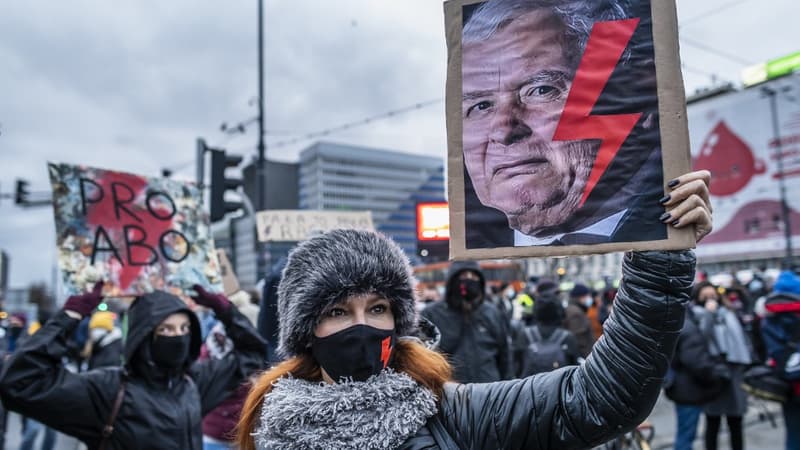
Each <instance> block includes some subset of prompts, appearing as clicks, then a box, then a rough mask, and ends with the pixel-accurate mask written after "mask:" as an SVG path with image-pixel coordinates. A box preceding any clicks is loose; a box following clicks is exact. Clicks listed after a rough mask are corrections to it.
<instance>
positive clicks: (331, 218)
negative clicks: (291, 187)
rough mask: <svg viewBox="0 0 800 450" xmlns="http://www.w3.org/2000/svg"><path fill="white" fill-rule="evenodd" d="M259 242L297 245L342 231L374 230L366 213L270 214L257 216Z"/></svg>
mask: <svg viewBox="0 0 800 450" xmlns="http://www.w3.org/2000/svg"><path fill="white" fill-rule="evenodd" d="M256 228H257V230H258V240H259V241H261V242H268V241H282V242H296V241H303V240H305V239H308V238H309V237H311V236H314V235H315V234H319V233H324V232H326V231H330V230H336V229H342V228H356V229H360V230H374V229H375V227H374V226H373V224H372V213H371V212H369V211H361V212H350V211H304V210H272V211H261V212H258V213H257V214H256Z"/></svg>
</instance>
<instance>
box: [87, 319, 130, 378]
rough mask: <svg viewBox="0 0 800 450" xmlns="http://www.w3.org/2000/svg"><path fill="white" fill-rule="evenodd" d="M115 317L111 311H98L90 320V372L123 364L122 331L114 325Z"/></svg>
mask: <svg viewBox="0 0 800 450" xmlns="http://www.w3.org/2000/svg"><path fill="white" fill-rule="evenodd" d="M115 316H116V315H115V314H114V313H112V312H109V311H97V312H96V313H94V314H92V318H91V319H90V320H89V340H88V341H87V352H86V353H88V355H87V356H88V360H89V370H92V369H97V368H100V367H116V366H119V365H120V364H121V363H122V330H120V328H119V327H118V326H116V325H115V324H114V321H115Z"/></svg>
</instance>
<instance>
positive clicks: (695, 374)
mask: <svg viewBox="0 0 800 450" xmlns="http://www.w3.org/2000/svg"><path fill="white" fill-rule="evenodd" d="M697 321H698V319H697V318H696V317H695V313H693V312H692V308H691V307H689V308H687V310H686V320H685V322H684V323H683V329H682V330H681V334H680V335H679V336H678V344H677V346H676V347H675V356H674V357H673V359H672V364H671V369H672V370H671V374H670V375H669V376H668V377H667V382H666V383H665V386H664V387H665V389H666V391H667V396H668V397H669V398H670V399H671V400H673V401H674V402H676V403H679V404H691V405H697V404H703V403H708V401H710V400H712V399H713V397H715V396H716V395H719V392H720V390H721V388H722V383H723V382H727V381H724V380H720V379H718V378H717V375H719V374H718V373H717V372H715V369H714V367H715V359H714V357H713V356H712V355H711V352H710V351H709V342H708V337H707V336H706V335H704V334H703V332H702V331H701V329H700V327H699V326H698V325H697Z"/></svg>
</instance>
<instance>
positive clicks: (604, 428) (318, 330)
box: [238, 172, 711, 450]
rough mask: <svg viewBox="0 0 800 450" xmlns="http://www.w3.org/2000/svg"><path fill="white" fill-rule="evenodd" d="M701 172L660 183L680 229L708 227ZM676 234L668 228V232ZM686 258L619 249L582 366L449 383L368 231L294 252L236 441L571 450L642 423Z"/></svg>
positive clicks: (337, 234)
mask: <svg viewBox="0 0 800 450" xmlns="http://www.w3.org/2000/svg"><path fill="white" fill-rule="evenodd" d="M708 180H709V173H708V172H695V173H690V174H687V175H684V176H682V177H680V178H678V179H677V180H675V182H673V183H670V186H672V187H671V188H670V189H669V192H668V195H669V199H668V203H669V204H670V207H671V208H673V209H671V211H670V213H671V214H672V215H673V219H674V220H675V222H673V223H677V224H678V226H680V227H687V226H688V227H694V228H695V230H696V236H697V238H698V239H700V238H702V237H703V236H705V235H706V234H708V233H709V232H710V230H711V211H710V207H709V206H708V189H707V183H708ZM670 226H674V225H670ZM694 262H695V259H694V255H693V254H692V252H691V251H661V252H630V253H628V254H627V255H626V257H625V260H624V262H623V267H622V270H623V274H624V276H623V280H622V283H621V286H620V289H619V293H618V294H617V298H616V301H615V303H614V304H615V307H614V310H613V312H612V313H611V316H610V317H609V319H608V320H607V321H606V322H605V325H604V326H605V329H604V334H603V337H602V338H601V339H600V340H599V341H598V342H597V344H596V345H595V347H594V349H593V350H592V353H591V355H590V356H589V357H588V358H587V360H586V362H585V364H582V365H580V366H570V367H564V368H562V369H560V370H556V371H553V372H549V373H543V374H538V375H535V376H531V377H528V378H524V379H520V380H513V381H503V382H496V383H478V384H457V383H452V382H449V378H450V374H451V369H450V366H449V365H448V363H447V362H446V360H445V358H444V357H443V356H442V355H440V354H439V353H437V352H435V351H434V350H431V349H429V348H427V347H426V346H425V345H424V344H423V343H422V342H421V341H420V340H419V339H417V338H416V337H414V334H415V329H416V320H417V319H416V314H415V311H414V280H413V276H412V272H411V267H410V266H409V264H408V260H407V258H406V257H405V256H404V254H403V252H402V251H401V250H400V248H399V247H398V246H397V245H396V244H395V243H394V242H392V241H390V240H389V239H387V238H386V237H384V236H382V235H379V234H376V233H372V232H367V231H357V230H337V231H331V232H329V233H326V234H323V235H321V236H317V237H314V238H312V239H309V240H308V241H305V242H304V243H302V244H300V245H299V246H298V247H297V248H296V249H295V250H294V251H293V252H292V253H291V254H290V256H289V261H288V263H287V266H286V268H285V270H284V272H283V279H282V280H281V283H280V286H279V289H278V290H279V300H278V315H279V318H280V344H279V351H281V352H282V353H283V354H284V355H285V356H287V357H288V359H287V360H285V361H284V362H283V363H281V364H279V365H277V366H275V367H274V368H272V369H271V370H269V371H268V372H266V373H264V374H263V375H262V376H261V378H260V379H259V380H258V381H257V382H256V383H255V385H254V387H253V389H252V390H251V392H250V395H249V397H248V399H247V401H246V403H245V406H244V409H243V410H242V416H241V419H240V423H239V437H238V441H239V446H240V448H241V449H242V450H253V449H255V448H258V449H269V450H274V449H301V448H302V449H306V448H313V449H364V448H369V449H391V448H403V449H421V448H426V449H429V448H443V449H455V448H461V449H479V448H487V449H488V448H511V449H522V448H526V449H577V448H590V447H593V446H595V445H598V444H600V443H603V442H606V441H608V440H611V439H613V438H614V437H615V436H617V435H619V434H621V433H623V432H625V431H628V430H630V429H632V428H633V427H635V426H636V425H637V424H639V423H640V422H641V421H643V420H644V419H645V418H646V417H647V415H648V414H649V412H650V410H651V409H652V407H653V405H654V404H655V401H656V399H657V398H658V394H659V390H660V389H661V384H662V380H663V377H664V374H665V373H666V370H667V366H668V364H669V361H670V358H671V355H672V351H673V349H674V346H675V342H676V339H677V337H678V333H679V331H680V329H681V326H682V323H683V316H684V310H685V309H684V308H683V306H682V305H684V304H685V303H686V302H687V301H688V300H689V289H690V287H691V284H692V280H693V279H694Z"/></svg>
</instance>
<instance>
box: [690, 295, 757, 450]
mask: <svg viewBox="0 0 800 450" xmlns="http://www.w3.org/2000/svg"><path fill="white" fill-rule="evenodd" d="M694 289H695V292H696V294H695V298H696V302H697V303H698V304H699V305H701V306H703V307H704V308H705V309H706V310H707V311H708V312H709V318H710V324H707V325H703V326H701V328H705V327H708V326H709V325H710V327H711V328H710V329H709V328H705V329H704V331H705V332H706V333H710V334H711V339H712V341H713V345H714V346H713V348H712V356H718V357H719V358H720V360H721V361H722V362H724V363H725V364H726V365H727V366H728V368H729V369H730V374H731V382H730V383H728V384H727V385H726V387H725V389H724V390H723V391H722V392H721V393H720V395H719V396H718V397H716V398H715V399H714V400H713V401H711V402H710V403H708V404H707V405H705V407H704V412H705V416H706V431H705V444H706V450H716V448H717V441H718V437H719V430H720V425H721V422H722V417H723V416H724V417H725V419H726V422H727V424H728V431H729V433H730V441H731V448H732V449H733V450H741V449H743V448H744V432H743V430H742V419H743V417H744V414H745V412H747V392H745V390H744V388H743V387H742V382H743V380H744V372H745V369H746V368H747V366H749V365H750V364H752V362H753V356H752V346H751V344H750V342H749V340H748V338H747V334H746V333H745V332H744V329H743V328H742V324H741V322H739V318H738V316H737V315H736V313H735V312H733V311H731V310H730V309H729V308H727V307H726V306H724V305H723V303H722V299H721V296H720V293H719V291H718V289H717V287H716V286H714V285H713V284H711V283H709V282H707V281H703V282H700V283H698V284H697V285H696V286H695V288H694ZM714 353H716V355H714Z"/></svg>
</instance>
